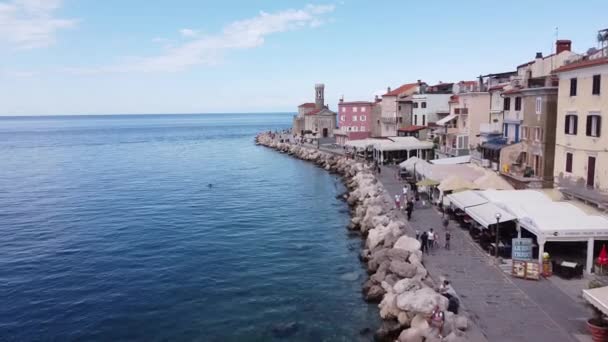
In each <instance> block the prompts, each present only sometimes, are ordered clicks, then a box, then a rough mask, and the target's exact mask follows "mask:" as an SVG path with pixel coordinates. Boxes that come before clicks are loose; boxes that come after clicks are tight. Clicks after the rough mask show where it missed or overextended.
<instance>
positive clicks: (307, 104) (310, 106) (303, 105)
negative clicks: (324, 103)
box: [298, 102, 316, 108]
mask: <svg viewBox="0 0 608 342" xmlns="http://www.w3.org/2000/svg"><path fill="white" fill-rule="evenodd" d="M315 106H316V104H314V103H312V102H306V103H302V104H301V105H299V106H298V108H300V107H305V108H314V107H315Z"/></svg>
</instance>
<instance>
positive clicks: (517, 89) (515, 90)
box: [502, 88, 521, 95]
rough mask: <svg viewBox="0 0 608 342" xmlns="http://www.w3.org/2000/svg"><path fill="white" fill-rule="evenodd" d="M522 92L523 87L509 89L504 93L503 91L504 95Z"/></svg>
mask: <svg viewBox="0 0 608 342" xmlns="http://www.w3.org/2000/svg"><path fill="white" fill-rule="evenodd" d="M520 92H521V89H519V88H513V89H509V90H507V91H505V92H504V93H502V94H503V95H509V94H519V93H520Z"/></svg>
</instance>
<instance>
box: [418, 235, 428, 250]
mask: <svg viewBox="0 0 608 342" xmlns="http://www.w3.org/2000/svg"><path fill="white" fill-rule="evenodd" d="M428 244H429V234H428V232H424V233H422V235H420V249H421V250H422V253H424V252H426V253H427V254H428V253H429V245H428Z"/></svg>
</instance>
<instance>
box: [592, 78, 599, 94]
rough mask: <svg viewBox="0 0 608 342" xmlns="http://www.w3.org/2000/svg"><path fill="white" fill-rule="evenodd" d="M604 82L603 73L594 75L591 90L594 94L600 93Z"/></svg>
mask: <svg viewBox="0 0 608 342" xmlns="http://www.w3.org/2000/svg"><path fill="white" fill-rule="evenodd" d="M601 82H602V76H601V75H593V90H592V91H591V94H593V95H599V94H600V85H601Z"/></svg>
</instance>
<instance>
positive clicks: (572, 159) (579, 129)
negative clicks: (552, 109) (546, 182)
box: [554, 58, 608, 208]
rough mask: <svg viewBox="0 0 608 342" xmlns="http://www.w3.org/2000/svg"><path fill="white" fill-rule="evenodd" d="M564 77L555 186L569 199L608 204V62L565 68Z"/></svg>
mask: <svg viewBox="0 0 608 342" xmlns="http://www.w3.org/2000/svg"><path fill="white" fill-rule="evenodd" d="M555 74H556V75H558V76H559V90H558V100H557V129H556V139H555V171H554V176H555V181H556V186H557V187H558V188H559V189H560V190H561V191H562V192H564V193H565V194H567V195H569V196H573V197H577V198H580V199H583V200H585V201H587V202H591V203H595V204H596V205H597V206H599V207H601V208H606V206H607V205H608V134H607V133H608V132H607V131H606V129H604V128H603V127H604V126H606V123H605V121H606V120H603V116H604V115H607V114H608V58H597V59H592V60H581V61H578V62H574V63H570V64H567V65H564V66H562V67H560V68H558V69H557V70H555Z"/></svg>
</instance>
